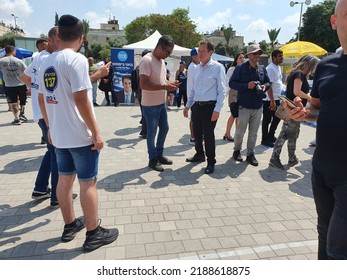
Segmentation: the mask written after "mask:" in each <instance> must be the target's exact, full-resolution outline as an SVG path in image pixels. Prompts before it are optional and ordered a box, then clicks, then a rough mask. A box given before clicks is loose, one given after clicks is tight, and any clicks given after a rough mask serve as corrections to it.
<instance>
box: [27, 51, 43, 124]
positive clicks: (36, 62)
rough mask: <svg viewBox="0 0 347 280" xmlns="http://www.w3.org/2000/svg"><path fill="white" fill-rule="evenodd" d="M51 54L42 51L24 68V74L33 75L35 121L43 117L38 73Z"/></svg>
mask: <svg viewBox="0 0 347 280" xmlns="http://www.w3.org/2000/svg"><path fill="white" fill-rule="evenodd" d="M48 56H49V52H47V51H45V50H44V51H42V52H40V53H38V54H37V55H36V56H35V57H34V59H33V61H32V62H31V64H30V65H29V66H28V68H26V69H25V70H24V74H25V75H27V76H29V77H31V103H32V104H31V106H32V109H33V115H34V121H38V120H40V119H43V116H42V113H41V110H40V105H39V96H38V91H37V89H38V88H39V82H38V75H39V69H40V66H41V64H42V62H43V61H44V60H45V59H46V58H47V57H48Z"/></svg>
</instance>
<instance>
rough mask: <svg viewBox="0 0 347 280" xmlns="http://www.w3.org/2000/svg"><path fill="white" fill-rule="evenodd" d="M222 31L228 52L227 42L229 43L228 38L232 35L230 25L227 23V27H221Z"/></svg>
mask: <svg viewBox="0 0 347 280" xmlns="http://www.w3.org/2000/svg"><path fill="white" fill-rule="evenodd" d="M223 33H224V38H225V41H226V48H225V49H226V52H229V49H230V48H229V44H230V39H231V38H232V37H233V33H234V31H233V28H232V27H231V25H229V27H228V28H224V29H223Z"/></svg>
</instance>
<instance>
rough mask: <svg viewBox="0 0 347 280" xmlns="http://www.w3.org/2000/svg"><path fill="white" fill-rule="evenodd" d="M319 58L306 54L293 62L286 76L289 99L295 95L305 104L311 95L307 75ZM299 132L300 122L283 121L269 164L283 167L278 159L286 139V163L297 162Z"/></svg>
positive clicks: (315, 65) (290, 164) (294, 163)
mask: <svg viewBox="0 0 347 280" xmlns="http://www.w3.org/2000/svg"><path fill="white" fill-rule="evenodd" d="M318 62H319V59H318V58H317V57H315V56H314V55H311V54H307V55H305V56H303V57H301V58H300V59H299V60H298V61H297V62H295V63H294V64H293V69H292V71H291V72H290V74H289V76H288V78H287V94H286V96H287V97H288V98H289V99H290V100H294V98H295V97H296V96H299V97H300V98H301V99H302V103H303V105H304V106H305V105H306V103H307V101H310V99H311V97H310V96H309V95H308V93H309V91H310V86H309V84H308V82H307V77H308V76H309V75H310V74H312V73H314V71H315V69H316V67H317V64H318ZM299 133H300V122H297V121H294V120H293V119H291V120H290V121H289V122H283V126H282V131H281V133H280V135H279V136H278V138H277V140H276V142H275V146H274V148H273V152H272V156H271V159H270V165H272V166H274V167H277V168H280V169H284V166H283V165H282V163H281V160H280V154H281V151H282V147H283V145H284V143H285V142H286V141H287V140H288V165H289V166H294V165H296V164H298V163H299V160H298V158H297V157H296V155H295V150H296V140H297V139H298V137H299Z"/></svg>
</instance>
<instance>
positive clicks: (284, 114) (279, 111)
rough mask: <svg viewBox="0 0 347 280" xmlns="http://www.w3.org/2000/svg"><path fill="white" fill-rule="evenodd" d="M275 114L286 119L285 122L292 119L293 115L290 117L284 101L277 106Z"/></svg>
mask: <svg viewBox="0 0 347 280" xmlns="http://www.w3.org/2000/svg"><path fill="white" fill-rule="evenodd" d="M275 116H276V117H277V118H280V119H281V120H284V121H285V122H289V121H290V119H291V117H290V115H289V113H288V112H287V110H286V109H285V108H284V107H283V101H282V102H281V104H280V105H279V106H278V107H277V109H276V112H275Z"/></svg>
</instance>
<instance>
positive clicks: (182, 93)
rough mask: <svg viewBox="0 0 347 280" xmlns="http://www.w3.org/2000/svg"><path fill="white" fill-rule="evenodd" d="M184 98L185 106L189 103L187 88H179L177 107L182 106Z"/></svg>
mask: <svg viewBox="0 0 347 280" xmlns="http://www.w3.org/2000/svg"><path fill="white" fill-rule="evenodd" d="M182 98H183V104H184V106H186V104H187V91H186V90H179V92H178V97H177V107H181V104H182Z"/></svg>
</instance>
